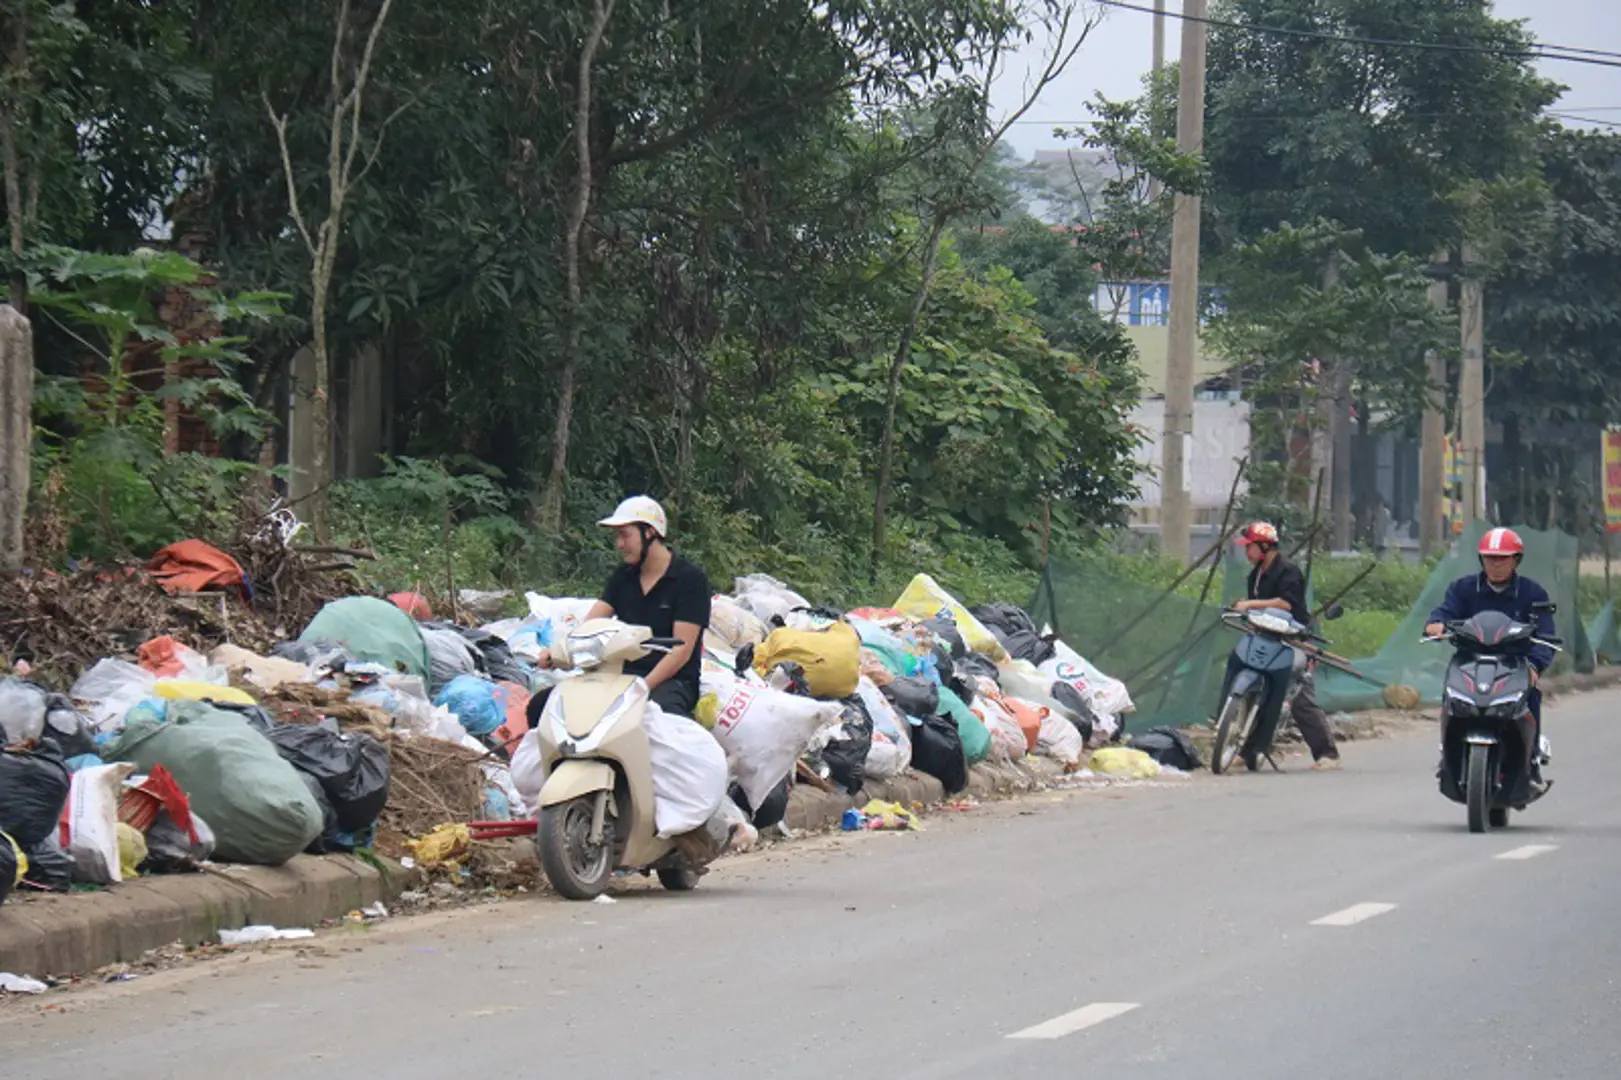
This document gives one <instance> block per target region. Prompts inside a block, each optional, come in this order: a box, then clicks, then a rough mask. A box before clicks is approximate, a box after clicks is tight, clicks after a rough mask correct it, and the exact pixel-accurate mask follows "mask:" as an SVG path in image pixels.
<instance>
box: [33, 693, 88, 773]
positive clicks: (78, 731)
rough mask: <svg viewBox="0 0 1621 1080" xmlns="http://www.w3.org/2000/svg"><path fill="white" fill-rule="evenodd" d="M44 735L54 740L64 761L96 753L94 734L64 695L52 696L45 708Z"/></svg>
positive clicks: (70, 700)
mask: <svg viewBox="0 0 1621 1080" xmlns="http://www.w3.org/2000/svg"><path fill="white" fill-rule="evenodd" d="M45 734H46V735H48V736H49V737H50V738H52V739H54V740H56V746H57V749H59V750H61V751H62V757H63V759H64V760H69V761H71V760H72V759H73V758H76V757H79V756H81V755H83V754H94V753H95V752H96V740H95V734H94V732H93V731H92V730H91V728H90V724H89V722H88V721H86V720H85V718H84V717H83V716H80V715H79V711H78V710H77V709H75V708H74V707H73V701H72V699H70V698H68V697H67V696H66V695H64V694H52V695H51V696H50V698H49V699H47V702H46V706H45Z"/></svg>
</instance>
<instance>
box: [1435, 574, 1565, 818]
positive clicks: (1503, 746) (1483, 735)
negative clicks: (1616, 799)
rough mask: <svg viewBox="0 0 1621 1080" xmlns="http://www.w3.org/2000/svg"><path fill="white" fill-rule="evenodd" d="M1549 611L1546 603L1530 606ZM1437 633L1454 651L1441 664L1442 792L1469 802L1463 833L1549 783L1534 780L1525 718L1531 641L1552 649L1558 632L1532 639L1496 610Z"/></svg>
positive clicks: (1535, 749) (1532, 797)
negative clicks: (1443, 677) (1443, 670)
mask: <svg viewBox="0 0 1621 1080" xmlns="http://www.w3.org/2000/svg"><path fill="white" fill-rule="evenodd" d="M1532 610H1533V612H1535V613H1537V614H1543V613H1546V614H1550V615H1551V614H1553V613H1554V612H1555V611H1557V610H1558V609H1557V607H1556V606H1555V605H1554V604H1553V603H1552V602H1551V601H1549V602H1546V603H1541V604H1537V605H1535V606H1534V607H1533V608H1532ZM1445 625H1446V632H1445V633H1444V634H1442V635H1441V636H1440V637H1433V638H1425V639H1424V640H1425V641H1426V642H1435V641H1445V642H1448V643H1450V644H1451V645H1452V646H1453V647H1454V648H1456V649H1457V654H1456V655H1455V656H1454V657H1453V658H1452V662H1451V663H1450V664H1448V665H1447V673H1446V680H1445V682H1444V683H1443V686H1444V690H1443V692H1442V693H1443V701H1442V705H1441V772H1440V782H1441V794H1443V795H1445V796H1446V797H1447V798H1449V799H1451V800H1452V801H1453V802H1460V803H1463V804H1464V805H1465V806H1467V807H1468V808H1469V831H1470V832H1472V833H1481V832H1485V831H1486V830H1487V829H1501V828H1503V827H1505V826H1506V825H1508V815H1509V811H1510V810H1524V809H1525V808H1526V807H1527V806H1529V805H1530V804H1532V803H1534V802H1536V801H1537V800H1538V799H1540V798H1542V796H1543V795H1546V794H1547V792H1548V789H1549V788H1550V787H1552V786H1553V785H1552V784H1543V783H1536V782H1534V772H1533V769H1532V766H1533V764H1534V762H1535V755H1536V754H1538V753H1540V752H1541V748H1540V747H1539V746H1538V745H1537V740H1536V736H1537V724H1536V720H1535V719H1533V718H1532V716H1531V706H1530V698H1531V664H1530V658H1529V656H1528V655H1527V654H1528V653H1529V651H1530V647H1531V646H1532V645H1546V646H1548V647H1549V648H1551V649H1554V650H1555V651H1558V650H1559V647H1560V645H1561V644H1562V642H1561V639H1559V638H1539V637H1537V636H1536V627H1534V626H1529V625H1527V624H1525V623H1521V622H1515V621H1514V620H1513V619H1511V618H1509V617H1508V616H1507V615H1504V614H1502V613H1501V612H1497V611H1486V612H1482V613H1481V614H1479V615H1476V616H1474V617H1473V618H1469V619H1460V620H1457V621H1455V622H1450V623H1447V624H1445Z"/></svg>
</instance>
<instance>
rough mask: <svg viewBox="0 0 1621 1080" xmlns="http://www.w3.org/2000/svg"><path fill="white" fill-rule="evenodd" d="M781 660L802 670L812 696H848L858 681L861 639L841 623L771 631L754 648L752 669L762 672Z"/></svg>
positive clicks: (851, 629)
mask: <svg viewBox="0 0 1621 1080" xmlns="http://www.w3.org/2000/svg"><path fill="white" fill-rule="evenodd" d="M782 663H794V664H798V665H799V666H800V667H802V668H804V669H805V682H806V683H807V684H809V686H810V692H811V695H812V696H813V697H819V698H826V699H829V700H832V699H836V698H847V697H849V696H850V695H851V694H853V693H855V692H856V685H857V684H858V683H859V682H860V681H861V638H860V637H858V636H857V635H856V632H855V628H854V627H852V626H851V625H850V624H849V623H843V622H836V623H832V624H830V625H828V626H826V627H824V628H823V629H821V630H790V629H788V628H787V627H783V628H781V629H778V630H773V631H771V635H770V636H769V637H767V638H766V639H765V644H763V645H761V646H759V647H758V648H756V649H755V650H754V670H755V671H757V672H759V673H760V674H761V675H764V674H766V673H767V672H769V671H770V670H771V669H772V668H774V667H776V666H777V665H778V664H782Z"/></svg>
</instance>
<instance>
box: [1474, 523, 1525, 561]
mask: <svg viewBox="0 0 1621 1080" xmlns="http://www.w3.org/2000/svg"><path fill="white" fill-rule="evenodd" d="M1480 554H1482V555H1520V556H1523V555H1524V554H1525V541H1523V540H1521V539H1520V534H1519V533H1517V532H1515V531H1514V530H1513V529H1489V530H1487V532H1486V535H1485V536H1482V537H1481V538H1480Z"/></svg>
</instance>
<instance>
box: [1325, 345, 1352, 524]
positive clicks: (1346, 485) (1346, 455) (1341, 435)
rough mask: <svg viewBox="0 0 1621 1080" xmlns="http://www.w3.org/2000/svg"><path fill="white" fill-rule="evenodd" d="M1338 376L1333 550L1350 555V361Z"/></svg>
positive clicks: (1343, 362)
mask: <svg viewBox="0 0 1621 1080" xmlns="http://www.w3.org/2000/svg"><path fill="white" fill-rule="evenodd" d="M1335 367H1336V370H1335V372H1334V401H1333V408H1334V422H1333V427H1332V435H1333V450H1332V453H1331V458H1332V468H1331V469H1330V472H1329V475H1330V476H1331V477H1332V482H1331V484H1330V486H1329V489H1328V490H1329V493H1330V495H1331V496H1332V499H1331V503H1330V506H1331V512H1332V517H1333V521H1334V528H1333V532H1332V539H1333V542H1334V546H1333V550H1335V551H1348V550H1350V547H1351V434H1352V428H1351V404H1352V402H1351V375H1352V371H1351V367H1352V364H1351V362H1350V361H1349V360H1345V359H1341V360H1340V361H1339V363H1338V364H1336V365H1335Z"/></svg>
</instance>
